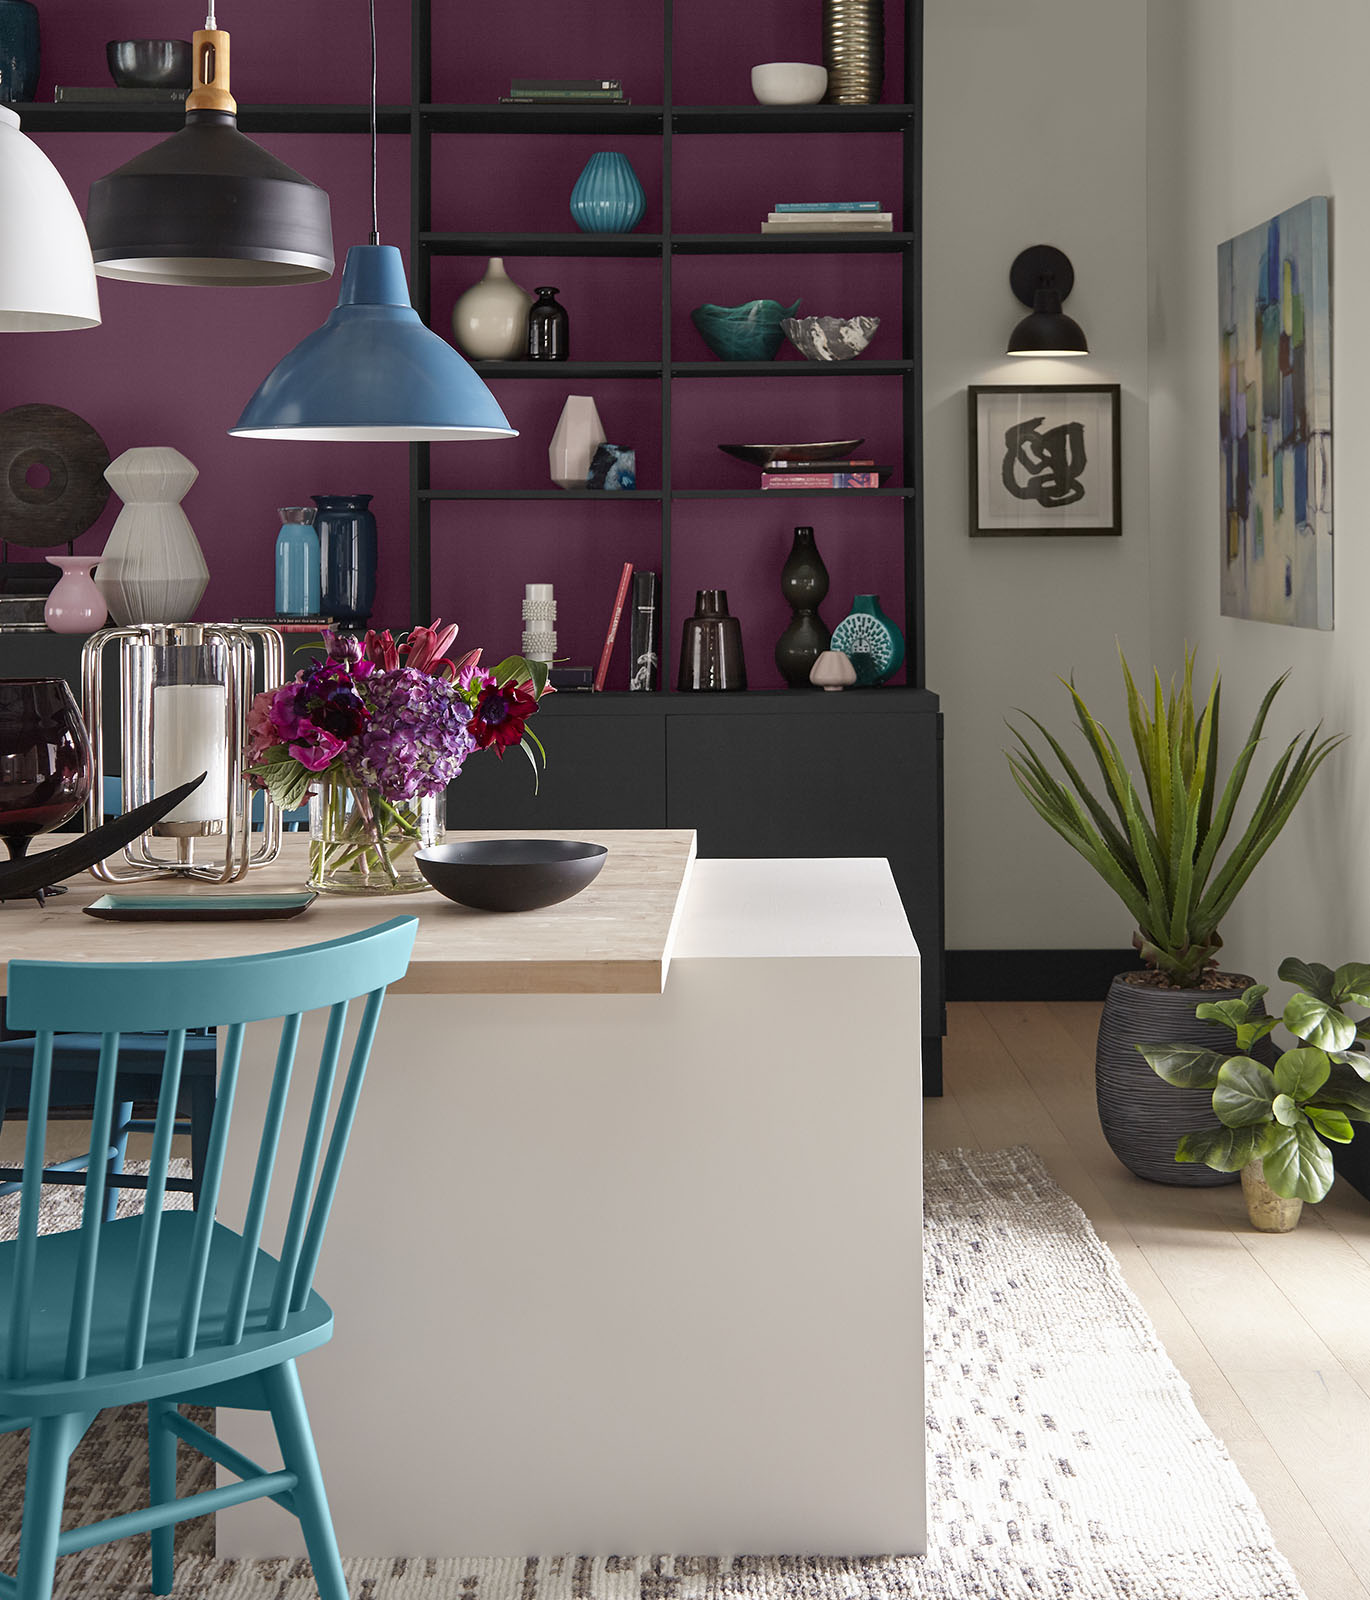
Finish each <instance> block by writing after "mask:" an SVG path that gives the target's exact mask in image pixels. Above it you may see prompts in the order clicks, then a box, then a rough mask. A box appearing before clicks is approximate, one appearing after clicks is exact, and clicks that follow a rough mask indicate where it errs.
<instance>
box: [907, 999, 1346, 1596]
mask: <svg viewBox="0 0 1370 1600" xmlns="http://www.w3.org/2000/svg"><path fill="white" fill-rule="evenodd" d="M949 1009H950V1018H949V1024H948V1037H947V1041H946V1051H945V1078H946V1093H945V1095H944V1097H943V1098H942V1099H941V1100H928V1101H925V1102H924V1111H925V1114H926V1140H927V1144H928V1146H929V1147H930V1148H933V1149H949V1148H952V1147H954V1146H958V1145H959V1146H965V1147H969V1148H972V1149H977V1148H978V1149H993V1148H997V1147H999V1146H1003V1145H1014V1144H1026V1145H1031V1146H1032V1148H1033V1149H1035V1150H1036V1151H1038V1152H1039V1154H1040V1155H1041V1156H1042V1158H1043V1160H1044V1161H1045V1162H1046V1164H1047V1166H1048V1167H1049V1168H1050V1170H1051V1173H1052V1175H1053V1176H1054V1177H1055V1179H1056V1181H1057V1183H1059V1184H1060V1185H1061V1187H1062V1188H1063V1189H1065V1190H1066V1192H1067V1193H1068V1194H1070V1195H1071V1196H1072V1197H1073V1198H1074V1200H1075V1201H1076V1203H1077V1204H1078V1205H1079V1206H1080V1207H1081V1208H1082V1210H1084V1212H1085V1213H1086V1214H1087V1215H1088V1217H1089V1219H1090V1221H1091V1222H1092V1223H1093V1224H1094V1227H1095V1229H1096V1231H1097V1232H1098V1234H1099V1236H1100V1237H1101V1238H1102V1239H1103V1240H1104V1241H1105V1243H1106V1244H1107V1245H1108V1246H1109V1248H1110V1249H1111V1250H1112V1251H1113V1253H1114V1255H1115V1256H1116V1257H1117V1258H1118V1261H1119V1263H1120V1264H1121V1266H1122V1270H1123V1273H1124V1275H1125V1276H1126V1278H1127V1281H1128V1283H1129V1284H1130V1285H1131V1286H1132V1289H1133V1292H1134V1293H1135V1294H1136V1295H1137V1297H1138V1298H1139V1299H1140V1300H1141V1302H1142V1304H1143V1305H1144V1306H1145V1308H1146V1310H1147V1314H1148V1315H1149V1316H1150V1318H1151V1320H1152V1322H1153V1323H1154V1324H1155V1326H1156V1329H1157V1332H1158V1333H1159V1334H1160V1338H1161V1342H1162V1343H1163V1344H1164V1345H1165V1348H1166V1349H1167V1350H1168V1351H1169V1353H1170V1356H1171V1359H1172V1360H1173V1361H1174V1362H1175V1364H1176V1366H1177V1367H1178V1368H1179V1369H1180V1371H1181V1372H1182V1373H1183V1374H1184V1376H1185V1378H1186V1380H1187V1381H1188V1383H1189V1386H1190V1388H1191V1389H1192V1390H1193V1392H1194V1398H1195V1401H1196V1402H1197V1404H1198V1407H1199V1410H1200V1411H1201V1412H1202V1413H1203V1415H1204V1417H1205V1418H1206V1419H1207V1421H1208V1423H1209V1426H1210V1427H1211V1428H1212V1429H1213V1431H1214V1433H1216V1434H1217V1435H1218V1437H1219V1438H1220V1439H1221V1440H1222V1441H1223V1442H1224V1443H1225V1444H1226V1446H1227V1449H1228V1452H1229V1454H1230V1455H1231V1456H1232V1458H1233V1459H1234V1460H1235V1461H1236V1463H1237V1465H1238V1467H1239V1468H1240V1469H1241V1472H1242V1474H1243V1476H1244V1477H1245V1478H1246V1481H1247V1482H1248V1483H1249V1484H1250V1485H1251V1487H1252V1489H1253V1490H1254V1491H1255V1493H1256V1496H1257V1498H1258V1499H1259V1500H1260V1503H1261V1508H1262V1509H1263V1510H1264V1512H1265V1515H1266V1517H1267V1519H1268V1520H1269V1522H1270V1525H1271V1527H1272V1528H1273V1529H1274V1532H1275V1539H1276V1542H1277V1543H1278V1545H1279V1547H1280V1549H1281V1550H1282V1551H1283V1552H1284V1554H1285V1556H1286V1557H1287V1558H1288V1559H1289V1561H1290V1562H1291V1564H1292V1565H1293V1567H1294V1569H1295V1571H1296V1572H1297V1573H1298V1575H1299V1579H1300V1581H1301V1582H1302V1584H1303V1586H1304V1588H1305V1589H1306V1590H1307V1592H1308V1595H1309V1600H1370V1492H1368V1489H1370V1202H1367V1201H1366V1200H1363V1199H1362V1198H1361V1197H1360V1196H1359V1195H1358V1194H1357V1193H1356V1192H1355V1191H1354V1190H1353V1189H1350V1188H1348V1187H1347V1186H1346V1185H1345V1184H1344V1183H1342V1182H1341V1181H1340V1180H1338V1182H1337V1183H1336V1185H1335V1186H1334V1188H1333V1190H1332V1193H1331V1194H1330V1195H1329V1196H1328V1198H1327V1199H1326V1200H1324V1201H1323V1202H1322V1204H1321V1205H1319V1206H1305V1207H1304V1211H1303V1218H1302V1220H1301V1222H1300V1224H1299V1227H1298V1229H1297V1231H1296V1232H1294V1233H1292V1234H1287V1235H1278V1236H1275V1235H1265V1234H1259V1233H1255V1232H1253V1231H1252V1230H1251V1228H1250V1226H1249V1224H1248V1223H1247V1221H1246V1212H1245V1208H1244V1206H1243V1204H1242V1197H1241V1191H1240V1187H1237V1188H1221V1189H1175V1188H1170V1187H1168V1186H1165V1185H1161V1184H1153V1183H1144V1182H1143V1181H1142V1180H1141V1179H1139V1178H1134V1177H1133V1176H1132V1174H1131V1173H1129V1172H1128V1171H1127V1170H1126V1169H1125V1168H1124V1167H1122V1166H1121V1165H1119V1163H1118V1161H1117V1159H1116V1158H1115V1157H1114V1155H1113V1154H1112V1153H1111V1151H1110V1150H1109V1148H1108V1146H1107V1145H1106V1144H1105V1143H1104V1139H1103V1135H1102V1134H1101V1133H1100V1132H1099V1124H1098V1118H1097V1116H1096V1114H1095V1108H1094V1083H1093V1070H1094V1036H1095V1033H1096V1031H1097V1028H1098V1021H1099V1007H1098V1006H1097V1005H1093V1004H1090V1005H1074V1004H1071V1005H1051V1004H1030V1005H1029V1004H1013V1003H1008V1002H997V1003H994V1004H986V1003H981V1004H973V1005H972V1004H961V1005H953V1006H952V1007H950V1008H949ZM1359 1137H1362V1138H1370V1126H1367V1127H1366V1128H1365V1129H1364V1130H1363V1131H1362V1132H1361V1133H1360V1134H1359ZM1362 1573H1363V1574H1366V1575H1367V1576H1366V1577H1365V1578H1362V1577H1361V1576H1359V1574H1362Z"/></svg>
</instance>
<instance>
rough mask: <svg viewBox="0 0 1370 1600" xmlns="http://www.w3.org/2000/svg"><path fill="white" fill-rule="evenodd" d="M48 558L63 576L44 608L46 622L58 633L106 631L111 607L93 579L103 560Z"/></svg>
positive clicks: (90, 558) (83, 557) (72, 557)
mask: <svg viewBox="0 0 1370 1600" xmlns="http://www.w3.org/2000/svg"><path fill="white" fill-rule="evenodd" d="M47 559H48V560H49V561H50V562H51V563H52V564H53V566H54V567H59V568H60V569H61V572H62V576H61V577H60V578H58V580H57V582H56V584H55V585H54V587H53V591H52V593H51V594H50V595H49V596H48V601H47V604H46V605H45V606H44V607H43V621H44V622H46V623H47V625H48V627H49V628H51V629H52V631H53V632H54V633H94V632H95V630H96V629H97V628H102V627H103V626H104V624H105V618H106V617H107V616H108V615H109V607H108V606H107V605H106V604H105V597H104V595H102V594H101V593H100V591H99V589H98V588H97V587H96V585H95V579H94V578H92V577H91V571H92V570H93V568H94V567H96V566H97V565H98V564H99V561H100V557H99V556H49V557H48V558H47Z"/></svg>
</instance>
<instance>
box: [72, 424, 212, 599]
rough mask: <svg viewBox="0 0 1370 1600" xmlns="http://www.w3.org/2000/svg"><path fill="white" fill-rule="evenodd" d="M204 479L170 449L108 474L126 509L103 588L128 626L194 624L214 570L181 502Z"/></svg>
mask: <svg viewBox="0 0 1370 1600" xmlns="http://www.w3.org/2000/svg"><path fill="white" fill-rule="evenodd" d="M199 476H200V471H199V468H198V467H196V466H195V464H194V462H191V461H187V460H186V458H185V457H184V456H183V455H182V454H181V452H180V451H179V450H173V449H171V448H170V446H167V445H156V446H145V447H142V448H139V449H134V450H125V451H124V453H123V455H121V456H120V457H119V458H118V459H117V460H115V461H111V462H110V464H109V465H108V466H107V467H106V468H105V477H106V478H108V479H109V481H110V484H111V485H112V486H113V488H114V492H115V493H116V494H117V495H118V496H119V498H120V499H121V500H122V501H123V502H124V509H123V510H122V511H121V512H120V513H119V515H118V517H117V518H116V520H115V523H114V527H113V528H112V529H111V530H110V535H109V540H108V542H107V543H106V545H105V551H104V554H103V555H102V556H101V557H100V565H99V566H98V567H97V568H96V570H95V582H96V584H97V586H98V587H99V589H100V591H101V593H102V594H103V595H104V597H105V600H106V602H107V604H108V605H109V614H110V616H112V617H113V618H114V620H115V621H116V622H117V623H119V624H120V625H121V626H128V625H130V624H132V623H140V622H189V621H190V619H191V617H192V616H194V614H195V607H196V606H198V605H199V603H200V596H201V595H202V594H203V593H204V592H205V585H206V584H207V583H208V582H209V568H208V567H207V566H206V565H205V558H204V554H203V552H202V551H201V549H200V546H199V542H198V541H197V540H196V538H195V530H194V529H193V528H192V527H191V526H190V523H189V521H188V520H187V519H186V514H185V512H184V511H182V510H181V498H182V496H184V495H185V494H187V493H188V492H189V490H190V486H191V484H193V483H194V482H195V480H196V478H198V477H199Z"/></svg>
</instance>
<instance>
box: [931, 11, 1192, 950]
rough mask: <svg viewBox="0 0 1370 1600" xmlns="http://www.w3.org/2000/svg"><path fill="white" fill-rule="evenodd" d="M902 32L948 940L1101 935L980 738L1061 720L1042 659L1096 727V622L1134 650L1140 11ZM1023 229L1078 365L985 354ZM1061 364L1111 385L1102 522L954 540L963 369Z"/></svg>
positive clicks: (1140, 319)
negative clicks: (1112, 478) (1068, 290)
mask: <svg viewBox="0 0 1370 1600" xmlns="http://www.w3.org/2000/svg"><path fill="white" fill-rule="evenodd" d="M1205 3H1207V0H1205ZM925 31H926V43H927V54H926V62H927V67H926V75H925V76H926V90H925V148H924V222H925V228H926V241H925V252H924V317H925V326H924V340H923V350H924V399H925V405H926V423H925V469H924V494H925V501H924V513H925V522H926V541H927V555H926V576H927V605H926V611H927V618H928V668H927V671H928V685H929V687H930V688H932V689H934V690H935V691H936V692H937V693H938V694H939V695H940V696H941V697H942V704H943V709H944V711H945V714H946V797H947V824H946V833H947V861H946V869H947V944H948V946H949V947H951V948H953V949H962V950H964V949H998V948H1007V949H1015V948H1038V949H1041V948H1052V947H1055V948H1062V947H1064V948H1070V947H1076V946H1080V947H1087V946H1105V947H1112V948H1115V949H1116V948H1121V947H1123V946H1125V945H1126V944H1127V943H1128V940H1129V939H1130V937H1131V931H1132V930H1131V927H1130V924H1129V922H1128V919H1127V915H1126V913H1125V912H1124V911H1123V909H1122V907H1121V905H1120V904H1119V903H1118V902H1117V901H1116V900H1115V899H1114V897H1113V896H1112V895H1111V894H1110V893H1109V892H1108V890H1107V889H1106V888H1105V887H1104V886H1103V884H1102V883H1101V882H1100V881H1099V880H1098V879H1097V878H1096V876H1095V874H1094V872H1093V870H1092V869H1091V868H1090V867H1088V866H1087V865H1086V864H1085V863H1084V862H1083V861H1081V860H1080V858H1079V857H1078V856H1076V855H1075V854H1074V852H1073V851H1072V850H1071V849H1070V848H1069V847H1068V846H1067V845H1066V844H1065V843H1064V842H1063V841H1062V840H1060V839H1059V838H1058V837H1057V836H1056V835H1055V834H1054V833H1052V832H1051V831H1050V830H1049V829H1048V828H1047V826H1046V824H1045V823H1043V822H1042V821H1040V820H1039V818H1038V817H1037V816H1036V814H1035V813H1034V812H1033V811H1032V810H1031V808H1030V807H1029V806H1028V804H1027V802H1026V801H1025V800H1024V799H1023V798H1022V797H1021V796H1020V795H1019V793H1018V791H1017V789H1016V788H1015V787H1014V785H1013V781H1012V778H1011V777H1010V774H1009V771H1008V766H1007V763H1006V762H1005V760H1004V756H1003V754H1002V751H1003V750H1004V748H1005V746H1006V745H1007V744H1008V743H1009V742H1010V740H1009V735H1008V730H1007V729H1006V728H1005V726H1004V718H1005V716H1006V715H1008V714H1009V713H1010V712H1011V710H1012V708H1013V707H1015V706H1022V707H1024V708H1025V709H1027V710H1030V711H1032V712H1033V713H1034V714H1035V715H1037V716H1039V717H1040V718H1041V719H1042V720H1043V721H1044V722H1046V723H1047V725H1048V726H1049V727H1051V728H1052V730H1053V731H1054V732H1056V733H1057V735H1058V737H1062V738H1065V736H1066V735H1067V734H1068V732H1069V730H1070V725H1071V717H1070V713H1069V710H1068V707H1069V701H1068V699H1067V697H1066V694H1065V691H1064V690H1063V689H1062V688H1061V686H1060V685H1059V684H1058V683H1057V681H1056V678H1057V675H1058V674H1060V675H1063V676H1068V675H1070V674H1071V673H1072V672H1073V673H1074V674H1075V677H1076V681H1077V683H1078V685H1079V687H1080V689H1081V692H1082V693H1083V694H1084V697H1085V699H1086V701H1087V702H1088V703H1089V705H1090V707H1091V709H1092V710H1094V711H1095V713H1096V715H1098V716H1100V717H1101V718H1104V719H1105V720H1111V722H1112V723H1113V724H1114V725H1116V724H1117V722H1118V720H1119V718H1120V715H1121V710H1122V704H1123V702H1122V694H1121V688H1120V675H1119V669H1118V664H1117V656H1116V652H1115V639H1116V640H1117V641H1119V642H1120V643H1121V644H1122V646H1123V649H1124V650H1125V651H1126V653H1127V655H1128V658H1129V660H1130V661H1131V662H1132V664H1133V666H1134V669H1135V668H1137V667H1142V668H1145V666H1146V665H1147V663H1148V662H1149V660H1150V656H1151V618H1150V614H1149V613H1150V592H1149V584H1150V577H1149V549H1148V505H1147V503H1148V481H1147V466H1148V446H1147V429H1148V417H1147V276H1146V264H1147V242H1146V220H1147V219H1146V8H1145V6H1143V5H1139V4H1137V3H1136V0H1033V3H1032V4H1030V5H1021V4H1020V5H1007V4H1005V3H1004V0H927V10H926V16H925ZM1038 243H1048V244H1055V245H1057V246H1059V247H1060V248H1061V249H1063V250H1064V251H1065V252H1066V254H1067V255H1069V256H1070V258H1071V260H1072V261H1073V262H1074V265H1075V274H1076V289H1075V292H1074V294H1073V295H1072V296H1071V299H1070V302H1069V305H1068V307H1067V310H1068V311H1069V312H1070V314H1071V315H1072V316H1074V317H1075V318H1076V320H1077V321H1078V322H1079V323H1080V324H1081V326H1082V327H1083V328H1084V330H1085V333H1086V334H1087V336H1088V338H1089V341H1090V349H1091V351H1092V354H1091V356H1090V357H1088V358H1086V359H1085V360H1083V361H1053V362H1047V361H1022V360H1009V359H1006V358H1005V357H1004V355H1003V350H1004V345H1005V341H1006V340H1007V338H1008V334H1009V331H1010V329H1011V328H1012V327H1013V325H1014V323H1015V322H1017V320H1018V319H1019V317H1021V316H1022V315H1023V314H1024V313H1023V308H1022V307H1021V306H1020V305H1019V303H1018V302H1017V301H1016V300H1015V299H1014V297H1013V294H1012V292H1011V291H1010V289H1009V285H1008V271H1009V265H1010V263H1011V262H1012V260H1013V258H1014V256H1015V255H1017V253H1018V252H1019V251H1020V250H1021V249H1023V248H1024V247H1025V246H1027V245H1030V244H1038ZM1072 381H1076V382H1094V383H1099V382H1117V383H1120V384H1121V385H1122V390H1123V411H1122V421H1123V464H1122V465H1123V536H1122V538H1121V539H1112V538H1083V539H1080V538H1034V539H1016V538H1015V539H971V538H969V537H968V535H967V470H968V469H967V459H966V457H967V446H966V387H967V385H969V384H974V383H1010V382H1027V383H1032V382H1038V383H1041V382H1072ZM1210 387H1211V385H1210ZM1209 431H1210V432H1211V431H1212V430H1211V429H1210V430H1209ZM1122 725H1123V726H1124V727H1125V722H1124V723H1123V724H1122ZM1072 737H1073V738H1074V739H1075V740H1077V741H1078V740H1079V736H1078V735H1073V736H1072ZM1079 742H1080V743H1081V745H1082V743H1083V742H1082V741H1079Z"/></svg>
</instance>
